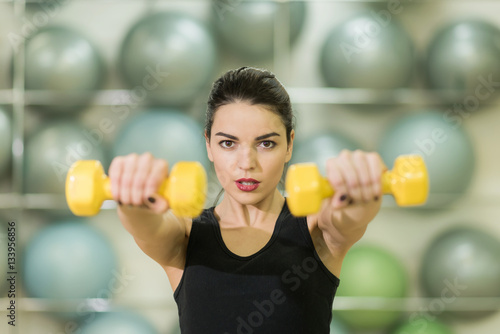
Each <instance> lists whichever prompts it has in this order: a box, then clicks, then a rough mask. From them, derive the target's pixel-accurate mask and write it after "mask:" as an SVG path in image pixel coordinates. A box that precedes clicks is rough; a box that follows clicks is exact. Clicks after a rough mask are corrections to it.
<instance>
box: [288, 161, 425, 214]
mask: <svg viewBox="0 0 500 334" xmlns="http://www.w3.org/2000/svg"><path fill="white" fill-rule="evenodd" d="M381 177H382V192H383V193H384V194H392V195H393V196H394V198H395V200H396V203H397V204H398V205H400V206H410V205H421V204H424V203H425V201H426V200H427V196H428V194H429V176H428V173H427V168H426V166H425V162H424V159H423V158H422V157H421V156H418V155H403V156H399V157H398V158H397V159H396V160H395V161H394V169H393V170H392V171H386V172H385V173H383V174H382V176H381ZM285 189H286V192H287V194H288V197H287V203H288V207H289V209H290V212H291V213H292V214H293V215H295V216H307V215H309V214H313V213H316V212H318V211H319V210H320V208H321V202H322V201H323V199H325V198H328V197H330V196H333V194H334V189H333V188H332V187H331V185H330V183H329V182H328V180H327V179H326V178H325V177H323V176H321V175H320V173H319V171H318V168H317V166H316V165H315V164H313V163H298V164H294V165H292V166H290V168H289V169H288V172H287V175H286V180H285Z"/></svg>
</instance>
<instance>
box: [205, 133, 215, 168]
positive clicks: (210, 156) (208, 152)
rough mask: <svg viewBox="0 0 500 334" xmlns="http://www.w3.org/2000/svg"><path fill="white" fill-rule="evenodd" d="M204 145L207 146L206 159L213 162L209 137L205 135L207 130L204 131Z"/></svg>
mask: <svg viewBox="0 0 500 334" xmlns="http://www.w3.org/2000/svg"><path fill="white" fill-rule="evenodd" d="M205 145H206V147H207V154H208V159H209V160H210V161H211V162H214V157H213V156H212V149H211V147H210V140H209V138H208V137H207V132H206V131H205Z"/></svg>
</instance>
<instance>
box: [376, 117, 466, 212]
mask: <svg viewBox="0 0 500 334" xmlns="http://www.w3.org/2000/svg"><path fill="white" fill-rule="evenodd" d="M453 117H455V116H453ZM379 153H380V155H381V157H382V159H383V160H384V162H385V163H386V164H387V166H388V167H389V169H392V164H393V162H394V160H395V159H396V158H397V157H398V156H399V155H402V154H419V155H421V156H422V157H423V158H424V161H425V164H426V166H427V170H428V174H429V197H428V199H427V203H426V204H425V205H423V206H421V207H419V208H427V209H428V208H434V209H437V208H442V207H444V206H446V205H449V204H451V203H452V202H454V201H455V200H457V199H458V198H459V197H460V196H461V195H462V194H463V193H464V192H465V191H466V190H467V188H468V186H469V184H470V183H471V180H472V177H473V175H474V166H475V153H474V145H473V143H472V141H471V138H470V137H469V135H468V134H467V132H466V130H465V129H464V127H463V126H462V120H461V119H460V118H458V117H457V118H452V117H450V115H449V114H447V113H442V112H439V111H436V110H416V111H414V112H412V113H410V114H408V115H405V116H402V117H400V118H399V119H398V120H396V121H395V122H394V123H393V124H391V125H390V126H389V127H388V129H386V130H385V131H384V134H383V136H382V139H381V141H380V143H379Z"/></svg>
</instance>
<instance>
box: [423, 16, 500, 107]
mask: <svg viewBox="0 0 500 334" xmlns="http://www.w3.org/2000/svg"><path fill="white" fill-rule="evenodd" d="M425 72H426V75H427V79H428V84H429V86H430V87H431V88H433V89H443V90H459V91H469V92H470V93H471V94H476V95H477V94H478V93H480V96H476V97H477V98H479V99H481V98H482V97H486V96H488V97H489V96H490V95H491V93H492V89H494V90H497V89H495V86H494V85H493V86H492V85H491V84H485V82H488V81H491V80H492V81H494V82H496V83H497V85H498V82H499V81H500V29H498V28H497V27H496V26H494V25H493V24H490V23H487V22H483V21H479V20H464V21H459V22H454V23H452V24H449V25H447V26H445V27H444V28H442V29H441V30H439V31H438V32H437V33H436V35H435V36H434V38H433V39H432V41H431V42H430V45H429V47H428V50H427V56H426V62H425ZM481 78H482V79H481ZM489 78H491V79H489ZM479 86H484V87H483V88H481V89H480V90H479V91H478V89H477V88H478V87H479Z"/></svg>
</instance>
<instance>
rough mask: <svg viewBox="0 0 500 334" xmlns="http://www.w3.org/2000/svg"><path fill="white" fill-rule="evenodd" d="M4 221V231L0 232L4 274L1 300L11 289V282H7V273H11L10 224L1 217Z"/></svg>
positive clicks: (0, 293)
mask: <svg viewBox="0 0 500 334" xmlns="http://www.w3.org/2000/svg"><path fill="white" fill-rule="evenodd" d="M0 218H1V219H2V221H1V222H0V228H1V229H2V230H1V231H0V270H1V273H2V276H1V277H2V278H3V279H1V280H0V298H2V297H4V296H6V295H7V290H8V289H9V287H10V282H9V281H7V274H6V273H7V272H9V271H11V270H9V267H8V262H7V261H8V255H7V254H8V243H9V239H8V228H9V226H8V224H7V223H6V220H4V219H3V217H0Z"/></svg>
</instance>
